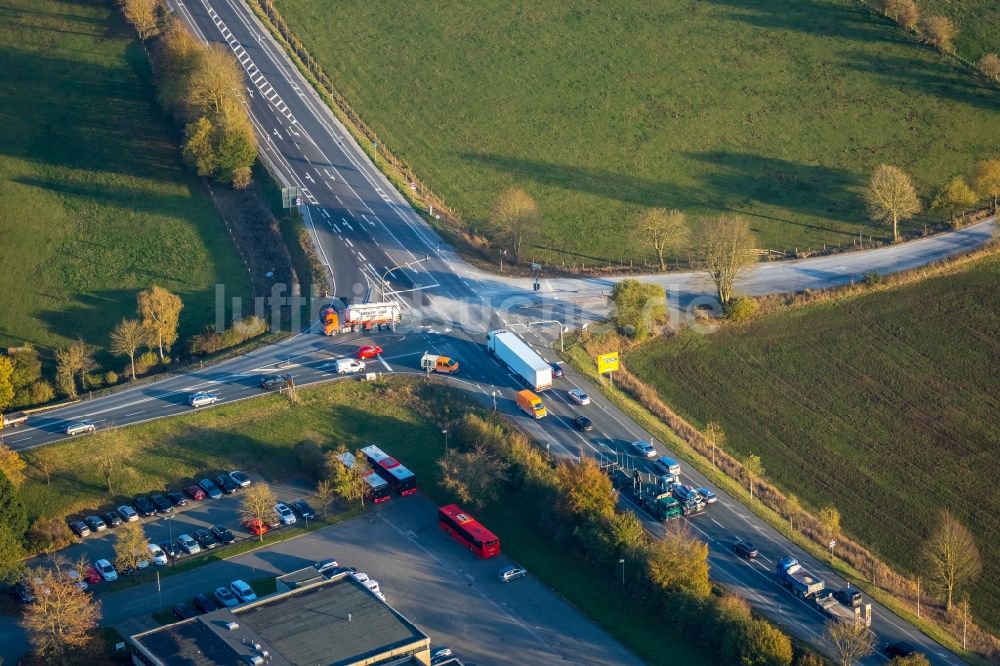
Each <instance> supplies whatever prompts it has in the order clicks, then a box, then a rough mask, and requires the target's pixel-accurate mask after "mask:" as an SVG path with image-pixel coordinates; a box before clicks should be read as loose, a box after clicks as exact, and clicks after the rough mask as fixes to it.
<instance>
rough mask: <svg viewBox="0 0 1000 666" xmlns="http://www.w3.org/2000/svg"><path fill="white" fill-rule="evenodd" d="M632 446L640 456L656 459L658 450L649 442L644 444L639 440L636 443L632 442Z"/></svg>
mask: <svg viewBox="0 0 1000 666" xmlns="http://www.w3.org/2000/svg"><path fill="white" fill-rule="evenodd" d="M630 446H631V447H632V449H633V450H634V451H635V452H636V453H637V454H639V455H640V456H642V457H643V458H655V457H656V449H654V448H653V445H652V444H650V443H649V442H644V441H643V440H641V439H637V440H635V441H634V442H632V443H631V444H630Z"/></svg>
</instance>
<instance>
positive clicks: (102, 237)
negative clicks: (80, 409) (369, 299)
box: [0, 0, 249, 369]
mask: <svg viewBox="0 0 1000 666" xmlns="http://www.w3.org/2000/svg"><path fill="white" fill-rule="evenodd" d="M149 78H150V75H149V71H148V61H147V58H146V54H145V53H144V52H143V50H142V47H141V46H140V45H139V44H138V43H137V42H136V41H135V39H134V38H133V36H132V34H131V33H130V32H129V31H128V30H127V29H126V27H125V25H124V23H123V21H122V20H121V18H120V17H119V15H118V14H117V10H116V8H115V6H114V5H113V3H106V2H99V3H81V2H73V1H72V0H39V1H37V2H35V1H31V2H29V1H28V0H0V101H2V103H0V118H2V122H0V283H2V284H3V289H2V291H0V345H3V346H6V345H18V344H20V343H22V342H24V341H27V342H31V343H33V344H35V345H37V346H41V347H58V346H62V345H65V344H66V342H67V341H68V340H71V339H73V338H75V337H77V336H82V337H83V339H84V340H85V341H86V342H88V343H91V344H93V345H96V346H98V347H105V346H106V345H107V344H108V342H107V337H108V332H109V331H110V330H111V328H112V327H113V326H114V323H115V322H116V320H118V319H120V318H121V317H122V316H134V312H135V294H136V292H137V291H138V290H140V289H144V288H147V287H149V285H150V284H152V283H154V282H155V283H158V284H160V285H162V286H164V287H167V288H168V289H171V290H173V291H175V292H177V293H179V294H181V295H182V297H183V298H184V304H185V308H184V311H183V314H182V333H190V332H197V331H199V330H201V328H202V327H203V325H204V324H206V323H211V322H214V320H215V316H214V299H215V294H214V287H213V285H215V284H216V283H224V284H225V285H226V287H227V291H228V293H229V294H231V295H244V296H245V295H247V293H248V290H249V282H248V279H247V274H246V269H244V267H243V264H242V262H241V261H240V259H239V257H238V256H237V254H236V251H235V248H234V247H233V244H232V242H231V241H230V240H229V237H228V235H227V234H226V231H225V228H224V227H223V226H222V224H221V223H220V221H219V218H218V215H217V214H216V211H215V208H214V206H213V205H212V201H211V199H209V197H208V196H207V194H206V193H205V191H204V189H203V187H202V185H201V184H200V183H199V181H198V180H197V179H196V178H194V177H193V176H192V175H191V174H190V173H189V172H187V171H186V170H185V169H184V168H183V166H182V164H181V159H180V151H179V149H178V147H177V137H176V136H175V130H174V129H173V126H172V124H171V122H170V120H169V119H168V118H167V117H165V116H164V115H163V113H162V112H161V111H160V109H159V107H158V106H157V105H156V103H155V100H154V97H153V88H152V87H151V85H150V80H149ZM102 360H106V359H102ZM119 363H120V360H116V361H115V362H114V367H115V369H118V367H117V366H118V365H119Z"/></svg>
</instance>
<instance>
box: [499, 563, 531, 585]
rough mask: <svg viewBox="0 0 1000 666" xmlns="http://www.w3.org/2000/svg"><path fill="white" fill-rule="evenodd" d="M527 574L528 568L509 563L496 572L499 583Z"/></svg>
mask: <svg viewBox="0 0 1000 666" xmlns="http://www.w3.org/2000/svg"><path fill="white" fill-rule="evenodd" d="M527 575H528V570H527V569H525V568H524V567H519V566H515V565H511V566H509V567H504V568H503V569H501V570H500V572H499V573H497V580H499V581H500V582H501V583H509V582H510V581H512V580H517V579H518V578H524V577H525V576H527Z"/></svg>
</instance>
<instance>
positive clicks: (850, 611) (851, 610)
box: [816, 594, 872, 627]
mask: <svg viewBox="0 0 1000 666" xmlns="http://www.w3.org/2000/svg"><path fill="white" fill-rule="evenodd" d="M816 605H817V606H819V609H820V611H821V612H822V613H823V614H824V615H826V616H827V617H828V618H830V619H831V620H836V621H837V622H841V623H843V624H852V625H854V626H858V625H864V626H866V627H870V626H872V605H871V604H859V605H857V606H852V607H848V606H845V605H844V604H842V603H841V602H840V600H839V599H837V597H836V596H835V595H833V594H825V595H822V596H817V597H816Z"/></svg>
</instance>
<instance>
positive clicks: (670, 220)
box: [639, 208, 690, 271]
mask: <svg viewBox="0 0 1000 666" xmlns="http://www.w3.org/2000/svg"><path fill="white" fill-rule="evenodd" d="M639 231H640V232H641V233H642V234H643V235H645V237H646V238H647V239H648V240H649V242H650V244H652V246H653V250H655V251H656V258H657V259H658V260H659V262H660V270H661V271H665V270H667V264H666V262H665V260H664V255H665V253H666V252H667V251H668V250H674V251H676V250H678V249H680V248H682V247H684V245H685V244H686V243H687V241H688V236H689V235H690V232H689V230H688V227H687V225H686V224H685V222H684V213H682V212H681V211H679V210H665V209H663V208H650V209H648V210H646V212H644V213H643V214H642V215H641V216H640V217H639Z"/></svg>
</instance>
